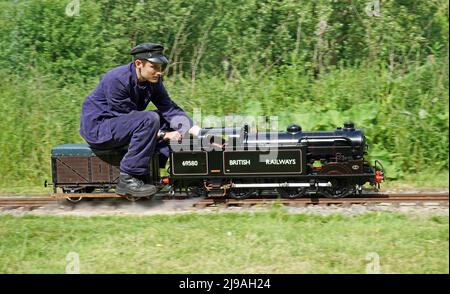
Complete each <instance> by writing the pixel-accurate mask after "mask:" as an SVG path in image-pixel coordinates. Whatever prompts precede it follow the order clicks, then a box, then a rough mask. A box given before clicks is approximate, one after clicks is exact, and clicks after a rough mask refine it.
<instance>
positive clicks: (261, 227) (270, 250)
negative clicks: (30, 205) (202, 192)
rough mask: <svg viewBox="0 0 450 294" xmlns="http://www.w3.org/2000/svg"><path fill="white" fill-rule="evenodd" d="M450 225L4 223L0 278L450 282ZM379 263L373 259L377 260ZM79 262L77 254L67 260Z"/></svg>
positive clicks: (365, 217)
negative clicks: (213, 276)
mask: <svg viewBox="0 0 450 294" xmlns="http://www.w3.org/2000/svg"><path fill="white" fill-rule="evenodd" d="M448 229H449V225H448V218H447V217H441V216H433V217H425V216H421V217H418V216H415V217H413V216H406V215H402V214H395V213H387V212H382V213H368V214H362V215H358V216H352V217H345V216H342V215H331V216H317V215H305V214H288V213H286V212H284V211H283V210H282V209H276V208H274V209H273V210H272V211H269V212H258V213H223V214H218V213H207V214H182V215H170V216H168V215H156V216H145V217H138V216H126V217H125V216H115V217H89V218H88V217H86V218H83V217H56V216H45V217H43V216H31V215H26V216H22V217H15V216H10V215H3V216H0V273H64V272H65V269H66V266H68V263H69V261H68V260H66V258H67V256H68V254H69V253H70V252H75V253H76V254H78V256H79V265H80V272H81V273H365V272H366V268H368V267H369V268H373V265H371V262H373V256H378V257H379V261H380V272H381V273H448V272H449V259H448V257H449V256H448V252H449V251H448V250H449V242H448V236H449V234H448V233H449V230H448ZM374 254H375V255H374ZM69 256H73V255H69Z"/></svg>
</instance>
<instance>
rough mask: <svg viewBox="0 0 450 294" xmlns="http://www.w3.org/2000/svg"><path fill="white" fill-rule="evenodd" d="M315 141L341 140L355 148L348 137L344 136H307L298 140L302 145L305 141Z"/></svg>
mask: <svg viewBox="0 0 450 294" xmlns="http://www.w3.org/2000/svg"><path fill="white" fill-rule="evenodd" d="M313 139H314V140H327V139H340V140H344V141H345V142H347V143H349V144H350V145H351V146H353V144H352V143H353V142H352V140H350V139H349V138H347V137H343V136H325V137H308V136H305V137H302V138H300V139H298V143H301V142H302V141H303V140H306V141H308V140H313Z"/></svg>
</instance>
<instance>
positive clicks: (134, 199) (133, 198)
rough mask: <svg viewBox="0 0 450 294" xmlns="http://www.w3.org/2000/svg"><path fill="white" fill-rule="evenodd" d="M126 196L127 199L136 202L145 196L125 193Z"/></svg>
mask: <svg viewBox="0 0 450 294" xmlns="http://www.w3.org/2000/svg"><path fill="white" fill-rule="evenodd" d="M124 197H125V199H127V200H129V201H131V202H136V201H138V200H139V199H141V198H144V197H134V196H131V195H125V196H124Z"/></svg>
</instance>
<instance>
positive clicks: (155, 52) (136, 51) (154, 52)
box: [130, 43, 169, 65]
mask: <svg viewBox="0 0 450 294" xmlns="http://www.w3.org/2000/svg"><path fill="white" fill-rule="evenodd" d="M163 51H164V47H163V46H162V45H160V44H155V43H143V44H139V45H137V46H136V47H134V48H133V49H131V50H130V54H131V55H133V56H134V57H135V58H137V59H146V60H148V61H150V62H153V63H158V64H164V65H166V64H168V63H169V60H168V59H167V57H165V56H164V55H163Z"/></svg>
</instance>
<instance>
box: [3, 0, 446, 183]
mask: <svg viewBox="0 0 450 294" xmlns="http://www.w3.org/2000/svg"><path fill="white" fill-rule="evenodd" d="M76 2H77V1H72V4H73V3H76ZM78 2H79V3H80V6H79V8H80V9H79V15H72V16H69V15H67V14H66V8H67V5H68V4H69V3H71V2H70V1H68V0H64V1H63V0H58V1H49V0H44V1H42V0H39V1H38V0H30V1H0V28H1V29H0V51H1V53H2V54H1V55H0V80H1V81H2V83H1V84H0V113H1V120H0V130H1V132H0V142H1V144H2V146H1V149H0V152H1V154H0V174H1V177H0V188H2V187H3V188H6V187H10V186H11V185H18V186H21V185H26V186H32V185H40V184H41V183H42V180H43V179H45V178H47V179H50V164H49V162H50V161H49V153H50V149H51V147H52V146H54V145H57V144H62V143H69V142H82V139H81V137H80V136H79V135H78V125H79V112H80V108H81V104H82V102H83V100H84V98H85V97H86V95H88V94H89V92H90V91H92V89H93V88H94V87H95V85H96V83H97V82H98V80H99V78H100V77H101V75H102V74H104V73H105V72H106V71H107V70H108V69H110V68H112V67H114V66H117V65H120V64H124V63H127V62H130V61H131V59H130V56H129V55H128V50H129V49H130V48H131V47H132V46H134V45H135V44H137V43H140V42H148V41H152V42H160V43H163V44H165V46H166V48H167V51H166V53H167V55H168V56H169V57H170V61H171V65H170V66H169V68H168V72H167V78H166V87H167V88H168V90H169V92H170V94H171V96H172V98H173V99H174V100H175V101H176V102H177V103H178V104H179V105H180V106H182V107H183V108H184V109H185V110H186V111H187V112H189V113H192V111H193V108H194V107H201V108H202V114H203V115H204V116H206V115H219V116H225V115H228V114H232V113H234V114H251V115H278V116H279V118H280V124H279V128H280V130H281V129H284V127H285V125H286V124H288V123H291V122H296V123H299V124H301V125H302V126H303V129H304V130H324V129H330V128H335V127H336V126H338V125H341V124H342V123H343V122H344V121H345V120H353V121H354V122H355V123H356V124H357V126H359V127H361V128H363V129H364V130H365V132H366V135H367V136H368V138H369V140H370V144H371V148H370V150H369V152H370V156H371V157H372V158H379V159H381V160H382V161H383V162H384V163H385V166H387V167H388V176H389V177H390V178H391V179H401V178H403V177H405V176H407V175H412V174H416V173H420V172H424V171H426V172H428V171H433V172H447V173H448V106H449V105H448V104H449V99H448V56H449V48H448V2H447V1H444V0H433V1H418V0H409V1H407V0H397V1H393V0H384V1H382V2H381V10H380V11H379V14H377V13H376V11H373V10H372V11H370V10H369V11H367V7H369V8H370V7H371V6H370V5H369V4H370V3H371V1H368V0H367V1H366V0H361V1H355V0H342V1H339V0H318V1H314V0H303V1H294V0H283V1H274V0H258V1H256V0H237V1H218V0H215V1H211V0H192V1H181V0H164V1H158V2H157V3H155V2H154V1H129V0H116V1H106V0H100V1H83V0H81V1H78ZM372 2H373V1H372ZM368 12H369V13H368ZM374 12H375V14H376V15H378V16H373V14H374ZM370 15H372V16H370Z"/></svg>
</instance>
